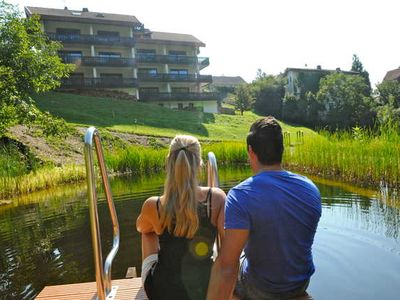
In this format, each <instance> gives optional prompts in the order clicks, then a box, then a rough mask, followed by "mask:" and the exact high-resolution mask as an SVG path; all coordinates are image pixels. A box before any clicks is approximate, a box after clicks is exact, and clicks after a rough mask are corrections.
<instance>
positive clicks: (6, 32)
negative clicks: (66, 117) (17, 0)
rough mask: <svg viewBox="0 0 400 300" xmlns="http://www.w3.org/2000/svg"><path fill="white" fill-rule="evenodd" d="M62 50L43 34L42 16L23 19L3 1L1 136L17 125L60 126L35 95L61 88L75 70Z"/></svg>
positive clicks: (0, 20) (0, 30)
mask: <svg viewBox="0 0 400 300" xmlns="http://www.w3.org/2000/svg"><path fill="white" fill-rule="evenodd" d="M61 47H62V46H61V44H60V43H57V42H52V41H50V40H49V39H48V38H47V36H46V35H45V34H44V33H43V32H42V31H41V29H40V23H39V19H38V17H35V16H34V17H31V18H29V19H26V18H22V16H21V14H20V12H19V11H18V10H16V9H15V8H14V6H12V5H10V4H8V3H6V2H4V1H0V136H1V135H4V133H5V130H6V129H7V128H9V127H10V126H12V125H15V124H31V123H33V122H40V123H42V125H44V126H45V127H46V126H47V127H48V126H50V127H53V125H54V124H49V122H50V123H52V122H53V121H54V122H55V123H56V124H58V125H60V122H61V121H60V120H59V119H58V120H57V119H55V118H51V116H50V115H49V114H43V113H42V112H40V111H39V110H38V109H37V108H36V106H35V103H34V101H33V99H32V96H33V95H34V94H35V93H42V92H46V91H49V90H52V89H54V88H56V87H58V86H59V85H60V79H61V78H63V77H67V76H68V75H69V73H70V72H72V71H73V67H74V66H73V65H66V64H63V63H62V61H61V59H60V58H59V57H58V56H57V51H58V50H59V49H61ZM47 129H49V128H47Z"/></svg>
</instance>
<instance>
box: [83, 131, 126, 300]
mask: <svg viewBox="0 0 400 300" xmlns="http://www.w3.org/2000/svg"><path fill="white" fill-rule="evenodd" d="M93 142H94V148H95V150H96V154H97V160H98V163H99V169H100V174H101V178H102V182H103V186H104V192H105V195H106V199H107V204H108V209H109V210H110V215H111V221H112V224H113V246H112V249H111V251H110V252H109V253H108V255H107V258H106V260H105V262H104V268H103V265H102V262H103V256H102V251H101V239H100V228H99V217H98V211H97V199H98V198H97V193H96V175H95V172H94V163H93ZM84 153H85V163H86V175H87V186H88V198H89V213H90V228H91V233H92V246H93V256H94V264H95V270H96V284H97V297H98V299H101V300H104V299H106V297H107V296H108V295H109V294H110V292H111V288H112V286H111V266H112V261H113V259H114V257H115V255H116V254H117V252H118V248H119V241H120V232H119V223H118V217H117V213H116V211H115V206H114V201H113V199H112V194H111V188H110V183H109V181H108V175H107V170H106V166H105V162H104V155H103V150H102V147H101V140H100V135H99V132H98V130H97V129H96V128H95V127H90V128H88V129H87V131H86V133H85V150H84Z"/></svg>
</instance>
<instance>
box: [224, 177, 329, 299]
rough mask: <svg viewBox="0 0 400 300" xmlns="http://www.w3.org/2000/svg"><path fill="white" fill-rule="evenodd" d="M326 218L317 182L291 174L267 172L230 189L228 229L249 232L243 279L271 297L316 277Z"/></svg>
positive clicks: (227, 213) (226, 211) (227, 210)
mask: <svg viewBox="0 0 400 300" xmlns="http://www.w3.org/2000/svg"><path fill="white" fill-rule="evenodd" d="M320 217H321V197H320V193H319V190H318V188H317V187H316V186H315V185H314V183H313V182H312V181H311V180H309V179H308V178H306V177H304V176H300V175H297V174H294V173H291V172H288V171H264V172H261V173H259V174H257V175H255V176H253V177H250V178H248V179H247V180H245V181H244V182H242V183H240V184H239V185H237V186H236V187H234V188H233V189H231V190H230V191H229V193H228V196H227V201H226V205H225V229H247V230H249V238H248V241H247V244H246V246H245V248H244V252H245V255H246V258H245V260H244V262H243V265H242V266H243V268H242V276H243V278H244V280H245V281H248V282H249V283H251V284H253V285H255V286H256V287H257V288H259V289H261V290H263V291H265V292H269V293H282V292H286V291H290V290H293V289H296V288H298V287H300V286H301V285H302V284H303V283H304V281H305V280H308V279H309V278H310V277H311V275H312V274H313V273H314V270H315V269H314V264H313V260H312V254H311V246H312V243H313V241H314V235H315V232H316V229H317V225H318V221H319V219H320Z"/></svg>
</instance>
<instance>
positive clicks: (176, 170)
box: [160, 135, 202, 238]
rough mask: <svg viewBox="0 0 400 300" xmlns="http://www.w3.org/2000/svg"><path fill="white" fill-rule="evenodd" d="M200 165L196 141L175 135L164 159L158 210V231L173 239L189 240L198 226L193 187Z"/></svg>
mask: <svg viewBox="0 0 400 300" xmlns="http://www.w3.org/2000/svg"><path fill="white" fill-rule="evenodd" d="M201 164H202V160H201V147H200V143H199V141H198V140H197V139H196V138H195V137H193V136H190V135H177V136H176V137H175V138H174V139H173V140H172V141H171V145H170V148H169V153H168V156H167V163H166V171H167V179H166V181H165V186H164V195H165V202H164V203H163V205H162V206H161V209H160V222H161V228H162V230H165V229H167V230H168V231H169V232H170V233H173V235H175V236H179V237H186V238H192V237H193V236H194V234H195V233H196V231H197V229H198V227H199V217H198V215H197V200H196V188H197V186H198V183H197V173H198V171H199V168H200V166H201Z"/></svg>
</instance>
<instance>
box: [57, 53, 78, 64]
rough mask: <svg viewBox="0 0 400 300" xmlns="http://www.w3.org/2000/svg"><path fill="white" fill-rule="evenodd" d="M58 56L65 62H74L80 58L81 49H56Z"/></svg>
mask: <svg viewBox="0 0 400 300" xmlns="http://www.w3.org/2000/svg"><path fill="white" fill-rule="evenodd" d="M58 56H59V57H61V59H62V61H63V62H64V63H66V64H74V63H76V62H77V61H80V60H81V58H82V51H58Z"/></svg>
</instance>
